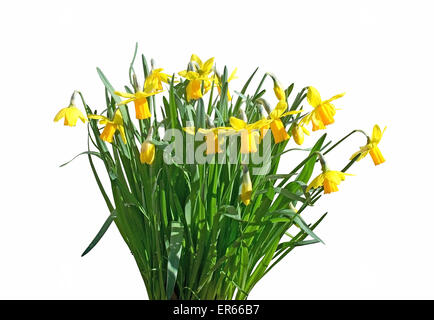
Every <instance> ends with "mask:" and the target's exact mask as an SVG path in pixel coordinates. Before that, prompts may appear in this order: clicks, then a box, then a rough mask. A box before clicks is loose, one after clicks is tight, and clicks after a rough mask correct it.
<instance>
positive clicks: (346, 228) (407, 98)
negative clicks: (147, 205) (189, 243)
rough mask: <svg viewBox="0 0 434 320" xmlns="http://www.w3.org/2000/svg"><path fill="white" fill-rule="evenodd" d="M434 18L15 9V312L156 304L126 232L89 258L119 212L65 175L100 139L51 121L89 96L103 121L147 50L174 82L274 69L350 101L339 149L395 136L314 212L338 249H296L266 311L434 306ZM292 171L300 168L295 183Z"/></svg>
mask: <svg viewBox="0 0 434 320" xmlns="http://www.w3.org/2000/svg"><path fill="white" fill-rule="evenodd" d="M433 9H434V8H433V6H432V5H431V3H430V2H429V1H407V2H403V1H327V2H326V1H298V2H292V1H272V0H268V1H245V2H244V1H212V2H211V1H173V2H170V1H152V2H151V1H117V2H113V1H101V2H99V1H93V2H91V1H77V0H75V1H8V2H5V3H2V8H1V11H0V30H1V31H0V40H1V42H0V43H1V51H0V88H1V92H2V102H1V116H2V121H1V125H0V133H1V137H2V143H1V149H0V150H1V151H0V152H1V157H0V165H1V169H2V172H1V176H0V199H1V203H0V206H1V209H0V298H3V299H15V298H20V299H144V298H146V293H145V288H144V285H143V284H142V282H141V278H140V275H139V272H138V271H137V270H136V266H135V263H134V261H133V258H132V256H131V255H130V253H129V252H128V249H127V247H126V245H125V244H124V243H123V241H122V239H121V237H120V235H119V234H118V231H117V230H116V228H114V227H111V228H110V229H109V231H108V232H107V233H106V235H105V237H104V238H103V239H102V240H101V242H100V243H99V244H98V246H97V247H96V248H95V249H94V250H93V251H92V252H91V253H90V254H89V255H88V256H86V257H84V258H81V257H80V254H81V252H82V251H83V250H84V248H85V247H86V246H87V244H88V243H89V241H90V240H91V239H92V238H93V236H94V235H95V233H96V232H97V231H98V229H99V227H100V226H101V225H102V223H103V222H104V220H105V218H106V216H107V215H108V211H107V209H106V207H105V204H104V201H103V199H102V197H101V195H100V193H99V190H98V188H97V186H96V183H95V182H94V179H93V176H92V174H91V170H90V168H89V165H88V162H87V159H86V157H83V158H79V159H77V160H75V161H74V162H73V163H71V164H70V165H68V166H66V167H64V168H59V167H58V166H59V165H60V164H61V163H63V162H65V161H67V160H69V159H70V158H72V157H73V156H74V155H76V154H78V153H79V152H81V151H84V150H85V148H86V132H85V126H83V125H82V123H78V125H77V127H75V128H69V127H64V126H63V125H62V123H53V121H52V120H53V117H54V115H55V114H56V112H57V111H58V110H59V109H60V108H62V107H65V106H67V104H68V102H69V97H70V94H71V93H72V91H73V90H74V89H79V90H81V91H82V92H83V93H84V95H85V97H86V99H87V102H88V104H89V105H91V107H92V108H94V109H99V110H100V111H101V110H102V107H103V104H104V91H103V86H102V84H101V82H100V80H99V78H98V75H97V73H96V70H95V67H96V66H99V67H100V68H102V70H103V71H104V72H105V74H106V75H107V77H108V78H109V79H110V81H111V82H112V83H113V85H114V86H115V87H117V88H122V85H124V84H126V83H127V81H128V66H129V62H130V60H131V58H132V54H133V49H134V45H135V42H136V41H138V42H139V52H140V53H144V54H145V55H146V56H147V57H148V58H150V57H153V58H155V59H156V62H157V66H159V67H163V68H165V70H166V71H167V72H170V73H172V72H178V71H180V70H183V69H185V66H186V63H187V62H188V60H189V58H190V55H191V54H192V53H196V54H198V55H199V56H200V57H201V58H203V59H207V58H209V57H211V56H213V57H215V58H216V63H217V66H218V67H220V68H222V67H223V65H227V66H228V67H229V68H230V70H232V69H233V68H234V67H238V70H239V72H238V77H239V79H238V80H235V81H233V82H232V83H231V89H238V90H240V87H241V86H242V84H243V83H244V81H245V80H246V79H247V77H248V75H249V74H250V73H251V72H252V71H253V70H254V68H256V67H257V66H259V67H261V70H260V71H261V73H263V72H267V71H271V72H274V73H275V74H276V75H277V76H278V78H279V79H280V81H281V82H282V83H283V84H285V85H289V84H290V83H291V82H295V83H296V88H297V89H298V90H299V89H301V88H302V87H304V86H307V85H313V86H315V87H316V88H318V90H319V91H320V92H321V94H322V96H323V98H329V97H331V96H332V95H334V94H337V93H340V92H346V93H347V94H346V96H345V97H344V98H342V99H340V100H338V101H336V107H338V108H340V110H339V111H338V113H337V115H336V117H335V119H336V123H335V124H334V125H332V126H330V127H329V130H327V131H328V133H329V136H330V138H333V139H335V140H336V139H338V138H340V137H341V136H342V135H344V134H346V133H347V132H349V131H350V130H352V129H354V128H359V129H364V130H366V131H367V132H368V133H369V134H370V133H371V130H372V126H373V125H374V124H375V123H378V124H379V125H380V126H381V127H384V126H386V125H387V127H388V129H387V130H386V133H385V135H384V138H383V140H382V141H381V143H380V149H381V150H382V152H383V155H384V157H385V158H386V162H385V163H384V164H382V165H380V166H377V167H375V166H374V165H373V163H372V161H371V159H370V158H369V157H367V158H366V159H364V160H363V161H361V162H360V163H358V164H357V165H356V166H354V167H353V168H352V169H351V171H350V172H351V173H353V174H355V175H356V176H354V177H349V178H348V179H347V180H346V181H345V182H343V183H342V184H341V185H340V191H339V192H337V193H334V194H331V195H328V196H326V197H323V199H321V201H320V202H319V203H318V206H316V207H315V208H314V209H313V210H312V211H306V212H305V218H306V220H309V221H312V220H313V219H314V218H315V217H317V216H319V214H321V213H323V212H325V211H328V212H329V215H328V217H327V218H326V220H325V221H324V222H323V223H322V224H321V226H320V227H319V228H318V229H317V233H318V234H319V236H320V237H322V238H323V239H324V240H325V242H326V245H325V246H324V245H319V244H316V245H313V246H307V247H303V248H298V249H296V250H294V252H293V253H291V254H290V255H289V256H287V258H286V259H285V260H284V261H283V262H282V263H281V264H280V265H279V266H278V267H276V268H275V269H274V270H273V271H272V272H271V273H269V274H268V275H267V276H266V277H265V278H264V279H263V280H262V281H261V282H260V283H259V284H258V285H257V286H256V287H255V288H254V290H253V291H252V293H251V296H250V298H251V299H338V298H339V299H359V298H360V299H404V298H409V299H417V298H422V299H427V298H431V299H432V298H434V292H433V289H432V288H433V285H434V274H433V270H434V257H433V252H434V249H433V244H434V240H433V237H432V233H433V232H432V230H433V225H434V210H433V209H432V205H431V200H432V198H431V197H432V191H431V188H432V183H431V181H432V179H433V173H432V172H433V161H432V159H433V158H432V147H433V146H432V136H433V134H432V117H433V116H434V112H433V107H434V106H433V94H432V92H433V88H434V87H433V84H434V81H433V74H434V68H433V66H434V63H433V58H434V50H433V41H432V40H433V38H432V31H433V30H434V22H433V19H432V12H433ZM136 69H137V70H140V68H139V66H138V67H137V68H136ZM266 85H267V86H268V88H271V83H270V81H268V82H267V83H266ZM79 106H80V105H79ZM80 107H81V106H80ZM305 107H306V108H309V106H307V105H306V104H305ZM321 133H322V132H317V133H315V134H313V135H312V136H311V137H310V138H309V139H307V140H306V145H308V144H312V143H313V142H314V141H315V140H316V139H317V138H318V137H319V135H320V134H321ZM364 142H365V140H364V138H363V137H362V136H360V135H359V136H357V135H356V136H354V137H353V138H352V139H349V140H348V141H347V142H346V143H345V144H344V145H342V146H341V147H339V149H337V150H336V151H337V152H334V154H333V155H331V156H330V157H329V158H328V160H329V162H330V163H329V165H330V166H331V167H334V168H336V169H340V168H342V167H343V166H344V164H345V163H346V161H347V159H348V157H349V155H350V154H351V153H352V152H354V151H355V150H357V149H358V147H359V146H360V145H362V144H363V143H364ZM292 163H293V162H291V157H290V156H287V157H286V158H285V160H284V162H282V168H283V171H284V169H285V168H286V167H289V166H290V164H292Z"/></svg>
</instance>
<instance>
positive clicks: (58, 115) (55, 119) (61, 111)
mask: <svg viewBox="0 0 434 320" xmlns="http://www.w3.org/2000/svg"><path fill="white" fill-rule="evenodd" d="M65 112H66V108H63V109H60V111H59V112H58V113H57V114H56V116H55V117H54V122H57V121H59V120H60V119H62V118H63V117H64V116H65Z"/></svg>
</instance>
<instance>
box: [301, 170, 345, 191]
mask: <svg viewBox="0 0 434 320" xmlns="http://www.w3.org/2000/svg"><path fill="white" fill-rule="evenodd" d="M345 176H352V174H348V173H344V172H340V171H332V170H328V169H326V170H325V171H323V173H321V174H320V175H319V176H317V177H316V178H315V179H313V180H312V182H311V183H310V184H309V186H308V187H307V189H306V191H309V190H310V189H312V188H313V189H316V188H319V187H322V186H323V187H324V193H332V192H336V191H338V190H339V189H338V184H339V183H341V181H344V180H345Z"/></svg>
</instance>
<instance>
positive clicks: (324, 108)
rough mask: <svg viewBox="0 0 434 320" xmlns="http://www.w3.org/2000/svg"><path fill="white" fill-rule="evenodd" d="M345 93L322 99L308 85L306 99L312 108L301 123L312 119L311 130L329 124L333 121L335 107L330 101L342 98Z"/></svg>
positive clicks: (323, 127) (306, 122)
mask: <svg viewBox="0 0 434 320" xmlns="http://www.w3.org/2000/svg"><path fill="white" fill-rule="evenodd" d="M344 95H345V93H341V94H338V95H335V96H333V97H332V98H330V99H328V100H325V101H322V100H321V96H320V94H319V92H318V90H317V89H315V88H314V87H309V88H308V90H307V101H308V102H309V104H310V105H311V106H312V107H313V108H314V109H313V110H312V111H311V112H310V113H309V114H308V115H307V116H306V117H305V118H304V119H303V120H302V122H303V124H308V123H309V122H310V121H312V131H316V130H320V129H325V127H326V126H327V125H329V124H332V123H333V122H335V120H334V118H333V117H334V115H335V114H336V108H335V106H334V105H333V104H331V102H332V101H333V100H336V99H339V98H342V97H343V96H344Z"/></svg>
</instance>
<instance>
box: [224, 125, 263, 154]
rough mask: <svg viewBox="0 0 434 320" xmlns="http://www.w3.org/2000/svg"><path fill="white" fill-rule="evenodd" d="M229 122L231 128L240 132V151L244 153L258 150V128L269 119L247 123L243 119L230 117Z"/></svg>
mask: <svg viewBox="0 0 434 320" xmlns="http://www.w3.org/2000/svg"><path fill="white" fill-rule="evenodd" d="M229 122H230V124H231V126H232V128H233V130H235V131H236V132H241V153H243V154H246V153H252V152H256V151H258V148H257V144H258V143H259V132H258V130H260V129H261V128H263V127H264V126H266V125H267V124H268V123H269V122H270V121H269V120H267V119H262V120H259V121H256V122H255V123H251V124H247V123H246V122H245V121H244V120H241V119H238V118H235V117H231V118H230V119H229Z"/></svg>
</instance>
